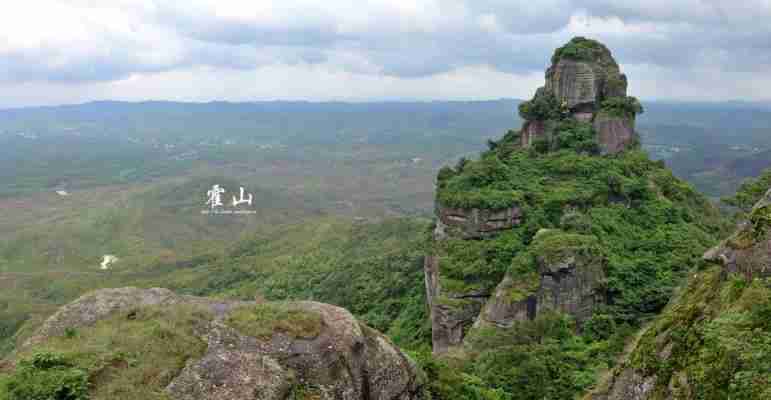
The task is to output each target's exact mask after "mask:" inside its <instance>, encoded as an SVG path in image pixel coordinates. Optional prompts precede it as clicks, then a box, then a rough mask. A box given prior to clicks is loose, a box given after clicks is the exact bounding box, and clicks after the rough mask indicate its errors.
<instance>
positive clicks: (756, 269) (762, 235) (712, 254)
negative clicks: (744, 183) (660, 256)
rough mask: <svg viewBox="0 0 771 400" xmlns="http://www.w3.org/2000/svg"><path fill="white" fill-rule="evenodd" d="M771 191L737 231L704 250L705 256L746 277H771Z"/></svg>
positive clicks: (725, 268) (708, 259)
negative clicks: (770, 231)
mask: <svg viewBox="0 0 771 400" xmlns="http://www.w3.org/2000/svg"><path fill="white" fill-rule="evenodd" d="M769 228H771V190H769V191H768V192H766V195H765V196H764V197H763V198H762V199H761V200H760V201H759V202H758V203H757V204H755V206H754V207H753V208H752V212H751V213H750V219H749V220H748V221H745V222H742V223H740V224H739V227H738V228H737V230H736V232H735V233H734V234H733V235H732V236H731V237H729V238H728V239H726V240H724V241H723V242H721V243H720V244H719V245H717V246H715V247H713V248H712V249H710V250H708V251H707V252H706V253H704V256H703V258H704V259H705V260H707V261H712V262H716V263H719V264H721V265H723V269H724V270H725V271H726V272H729V273H738V274H742V275H744V276H745V277H746V278H747V280H752V279H753V278H767V277H771V233H769V230H770V229H769Z"/></svg>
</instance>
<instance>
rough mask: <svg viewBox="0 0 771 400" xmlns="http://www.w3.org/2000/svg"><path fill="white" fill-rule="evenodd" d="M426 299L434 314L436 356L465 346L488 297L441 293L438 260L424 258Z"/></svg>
mask: <svg viewBox="0 0 771 400" xmlns="http://www.w3.org/2000/svg"><path fill="white" fill-rule="evenodd" d="M424 274H425V279H426V297H427V301H428V307H429V311H430V313H431V341H432V344H433V351H434V353H436V354H441V353H445V352H447V351H448V350H449V349H451V348H453V347H455V346H458V345H460V344H462V343H463V337H464V335H465V332H466V330H467V329H468V327H470V326H471V325H472V324H473V323H474V321H475V320H476V318H477V316H478V315H479V312H480V311H481V310H482V306H483V305H484V302H485V300H486V299H487V297H488V295H487V294H486V293H480V292H470V293H452V292H448V291H446V290H445V291H444V292H443V291H442V287H441V283H440V279H439V278H440V277H439V274H440V271H439V259H438V257H436V256H434V255H429V256H426V257H425V260H424Z"/></svg>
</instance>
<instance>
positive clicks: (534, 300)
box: [477, 232, 607, 327]
mask: <svg viewBox="0 0 771 400" xmlns="http://www.w3.org/2000/svg"><path fill="white" fill-rule="evenodd" d="M551 234H552V235H555V234H556V235H559V234H558V233H553V232H552V233H551ZM539 236H540V235H539ZM574 236H575V235H574ZM575 237H578V236H575ZM554 238H555V237H554V236H552V237H551V238H547V239H545V240H546V241H547V242H546V243H538V242H539V238H538V236H537V237H536V240H535V241H534V246H536V247H538V246H543V247H544V248H547V249H548V250H547V251H548V253H549V254H539V255H537V256H536V260H537V264H538V273H537V275H536V276H526V277H519V279H515V278H512V277H511V275H507V276H506V278H505V279H504V280H503V281H502V282H501V284H500V285H498V287H497V288H496V290H495V293H494V294H493V296H492V297H491V298H490V300H489V301H488V302H487V304H486V305H485V308H484V310H483V312H482V314H481V318H480V319H479V321H478V322H477V326H483V325H486V324H492V325H495V326H498V327H510V326H511V325H512V324H513V323H514V322H515V321H527V320H533V319H535V318H536V317H537V316H538V315H539V314H540V313H543V312H544V311H558V312H562V313H565V314H569V315H571V316H573V317H574V318H575V319H576V321H577V322H578V323H579V324H580V323H582V322H583V321H585V320H586V319H588V318H589V317H591V315H592V312H593V310H594V309H595V308H596V307H597V306H598V305H600V304H604V303H605V295H604V290H603V287H604V284H605V268H606V264H607V262H606V260H605V258H604V257H603V256H602V255H601V254H599V253H598V252H597V251H596V249H593V248H591V247H590V246H583V245H581V246H575V245H573V244H567V245H565V247H564V248H558V247H557V248H555V246H559V244H558V241H557V240H550V239H554Z"/></svg>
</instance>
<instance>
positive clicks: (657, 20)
mask: <svg viewBox="0 0 771 400" xmlns="http://www.w3.org/2000/svg"><path fill="white" fill-rule="evenodd" d="M8 3H9V4H6V5H5V6H4V7H3V10H2V12H0V107H13V106H23V105H41V104H61V103H77V102H84V101H89V100H98V99H115V100H146V99H154V100H161V99H163V100H186V101H209V100H231V101H249V100H270V99H293V100H296V99H304V100H351V101H362V100H411V99H419V100H428V99H491V98H501V97H517V98H529V97H530V96H531V95H532V93H533V91H534V90H535V88H536V87H538V86H540V85H542V84H543V72H544V69H545V68H546V66H547V63H548V60H549V56H550V55H551V53H552V51H553V49H554V48H555V47H557V46H559V45H561V44H563V43H564V42H565V41H567V40H569V39H570V38H571V37H573V36H576V35H582V36H587V37H591V38H595V39H598V40H600V41H602V42H604V43H605V44H607V45H608V46H609V47H610V49H611V50H612V51H613V54H614V55H615V57H616V59H617V61H618V62H619V63H620V64H621V66H622V69H623V71H624V72H625V73H626V74H627V75H628V77H629V81H630V94H632V95H635V96H638V97H641V98H644V99H654V98H655V99H677V100H711V101H714V100H727V99H744V100H769V99H771V74H770V73H769V72H771V23H770V21H771V0H730V1H724V0H645V1H640V2H639V3H637V4H635V2H634V1H629V0H627V1H615V0H583V1H580V0H575V1H571V0H447V1H445V0H412V1H406V0H382V1H381V0H375V1H367V0H324V1H320V0H318V1H311V0H184V1H174V0H20V1H14V2H10V1H9V2H8Z"/></svg>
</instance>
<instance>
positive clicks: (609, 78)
mask: <svg viewBox="0 0 771 400" xmlns="http://www.w3.org/2000/svg"><path fill="white" fill-rule="evenodd" d="M626 88H627V79H626V75H624V74H622V73H621V70H620V69H619V67H618V64H617V63H616V61H615V60H614V59H613V56H612V55H611V53H610V50H608V48H607V47H605V46H604V45H603V44H601V43H599V42H597V41H595V40H591V39H586V38H583V37H576V38H573V39H572V40H571V41H570V42H568V43H567V44H565V45H564V46H562V47H560V48H558V49H557V50H555V52H554V55H553V56H552V59H551V66H550V67H549V68H548V69H547V70H546V84H545V85H544V86H543V87H541V88H539V89H538V90H537V91H536V93H535V96H534V97H533V99H532V100H530V101H526V102H524V103H522V104H521V105H520V108H519V111H520V115H521V116H522V118H523V119H524V120H525V124H524V125H523V127H522V134H521V144H522V146H524V147H528V146H531V145H532V144H533V143H534V142H535V141H537V140H545V141H549V140H550V137H551V135H552V133H553V132H552V131H553V129H554V124H553V123H550V122H554V121H555V120H558V119H560V118H565V117H570V118H574V119H576V120H578V121H580V122H589V123H592V126H593V127H594V130H595V131H596V133H597V141H598V142H599V144H600V149H601V151H602V152H603V153H605V154H613V153H618V152H620V151H622V150H624V149H626V148H628V147H630V146H632V145H634V144H635V143H636V142H637V135H636V134H635V131H634V119H635V116H636V114H639V113H641V112H642V107H641V106H640V103H639V102H638V101H637V99H635V98H634V97H628V96H627V95H626Z"/></svg>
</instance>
